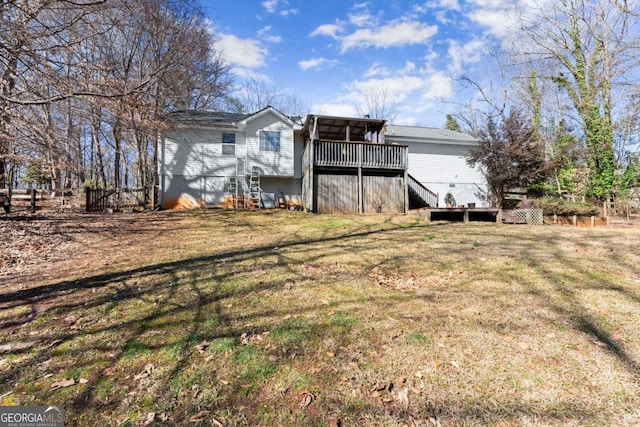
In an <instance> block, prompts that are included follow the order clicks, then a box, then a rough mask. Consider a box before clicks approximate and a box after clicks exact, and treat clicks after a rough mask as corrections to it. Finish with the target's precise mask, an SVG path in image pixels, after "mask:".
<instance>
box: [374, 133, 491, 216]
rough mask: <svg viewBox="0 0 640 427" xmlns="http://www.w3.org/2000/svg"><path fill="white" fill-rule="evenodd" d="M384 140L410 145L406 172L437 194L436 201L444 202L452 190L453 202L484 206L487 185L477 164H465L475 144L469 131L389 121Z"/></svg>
mask: <svg viewBox="0 0 640 427" xmlns="http://www.w3.org/2000/svg"><path fill="white" fill-rule="evenodd" d="M385 138H386V141H387V143H390V144H401V145H406V146H408V147H409V171H408V173H409V175H410V177H412V178H413V179H415V180H416V181H418V182H419V183H420V184H422V185H423V186H424V187H426V188H427V189H429V190H431V191H432V192H433V193H436V194H437V195H438V198H437V200H438V201H437V204H436V205H435V206H433V204H432V205H431V207H437V206H440V207H444V206H446V204H447V203H446V202H445V197H446V195H447V193H449V194H451V196H453V198H454V199H455V201H456V203H455V204H456V205H467V204H469V203H475V204H476V206H478V207H486V206H488V203H487V197H486V196H487V185H486V180H485V179H484V176H483V175H482V172H481V171H480V169H478V168H472V167H470V166H469V165H467V162H466V157H467V155H468V154H469V150H470V149H471V148H473V147H474V146H476V145H477V143H478V142H477V140H476V139H475V138H473V137H472V136H470V135H466V134H463V133H460V132H455V131H451V130H446V129H435V128H424V127H417V126H399V125H389V126H387V131H386V135H385Z"/></svg>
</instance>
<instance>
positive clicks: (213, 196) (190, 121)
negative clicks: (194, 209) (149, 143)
mask: <svg viewBox="0 0 640 427" xmlns="http://www.w3.org/2000/svg"><path fill="white" fill-rule="evenodd" d="M167 123H168V129H167V130H166V131H165V133H164V137H163V139H162V142H161V147H160V149H159V175H160V177H159V179H160V203H161V205H162V206H163V207H164V208H173V207H175V206H177V205H183V206H222V205H225V204H232V205H234V206H236V207H238V206H239V205H242V206H243V207H244V206H246V204H247V203H248V202H249V201H248V200H247V198H248V197H249V196H248V195H249V194H250V193H251V190H257V191H258V192H257V193H253V194H256V197H257V198H258V201H259V203H260V205H265V204H267V205H268V204H274V203H275V201H276V199H277V198H279V197H285V198H287V199H288V200H296V199H297V200H300V196H301V195H300V189H301V180H302V174H301V170H300V161H299V159H298V161H297V162H296V157H295V152H296V144H297V145H298V148H297V149H298V150H300V151H301V150H302V147H301V144H302V141H297V142H296V140H295V130H296V128H298V127H299V125H298V124H296V123H295V122H294V121H293V120H292V119H290V118H289V117H286V116H285V115H283V114H282V113H280V112H279V111H278V110H276V109H274V108H272V107H268V108H265V109H263V110H261V111H258V112H257V113H254V114H234V113H220V112H195V111H186V112H176V113H172V114H169V115H168V116H167ZM253 184H256V186H257V187H256V188H252V186H253ZM254 187H255V186H254Z"/></svg>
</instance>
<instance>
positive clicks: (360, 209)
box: [347, 127, 364, 214]
mask: <svg viewBox="0 0 640 427" xmlns="http://www.w3.org/2000/svg"><path fill="white" fill-rule="evenodd" d="M347 129H349V127H347ZM358 213H360V214H363V213H364V191H363V188H362V144H358Z"/></svg>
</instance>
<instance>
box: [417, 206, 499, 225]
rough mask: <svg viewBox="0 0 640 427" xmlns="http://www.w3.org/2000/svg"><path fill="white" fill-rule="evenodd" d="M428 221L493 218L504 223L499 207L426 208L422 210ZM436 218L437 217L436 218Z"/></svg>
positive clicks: (467, 220) (466, 221)
mask: <svg viewBox="0 0 640 427" xmlns="http://www.w3.org/2000/svg"><path fill="white" fill-rule="evenodd" d="M421 215H423V216H424V217H425V219H426V221H427V222H431V221H434V220H439V219H441V220H444V221H456V220H457V221H459V220H460V219H462V221H463V222H464V223H468V222H470V221H487V219H489V218H492V219H493V220H494V222H495V223H496V224H502V209H498V208H426V209H422V210H421ZM434 218H435V219H434Z"/></svg>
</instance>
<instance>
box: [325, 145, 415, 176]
mask: <svg viewBox="0 0 640 427" xmlns="http://www.w3.org/2000/svg"><path fill="white" fill-rule="evenodd" d="M313 150H314V152H313V159H314V165H316V166H332V167H353V168H356V167H362V168H371V169H400V170H403V169H406V168H407V163H408V161H407V146H404V145H385V144H372V143H368V142H336V141H313Z"/></svg>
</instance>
